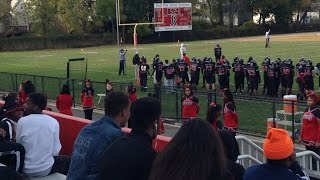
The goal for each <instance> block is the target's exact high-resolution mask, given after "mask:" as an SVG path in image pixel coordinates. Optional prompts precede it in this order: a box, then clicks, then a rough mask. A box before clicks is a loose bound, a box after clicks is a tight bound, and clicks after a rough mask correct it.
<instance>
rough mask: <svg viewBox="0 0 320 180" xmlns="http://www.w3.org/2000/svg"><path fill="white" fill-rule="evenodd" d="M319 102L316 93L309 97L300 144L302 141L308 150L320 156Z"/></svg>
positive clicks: (303, 118)
mask: <svg viewBox="0 0 320 180" xmlns="http://www.w3.org/2000/svg"><path fill="white" fill-rule="evenodd" d="M318 101H319V98H318V96H317V95H316V94H315V93H311V94H309V95H308V100H307V104H308V108H307V109H306V110H305V112H304V114H303V116H302V127H301V131H300V139H299V142H301V141H302V142H303V144H304V145H305V147H306V149H307V150H309V151H313V152H315V153H316V154H318V155H319V156H320V123H319V122H320V109H319V108H317V107H316V103H317V102H318Z"/></svg>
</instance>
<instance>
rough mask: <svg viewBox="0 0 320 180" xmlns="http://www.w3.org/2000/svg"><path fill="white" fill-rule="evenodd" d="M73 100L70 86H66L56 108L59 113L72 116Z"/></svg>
mask: <svg viewBox="0 0 320 180" xmlns="http://www.w3.org/2000/svg"><path fill="white" fill-rule="evenodd" d="M72 100H73V99H72V96H71V95H70V88H69V85H68V84H64V85H63V86H62V90H61V93H60V95H59V96H58V97H57V100H56V107H57V109H58V110H59V113H61V114H66V115H70V116H72V115H73V114H72V104H73V103H72Z"/></svg>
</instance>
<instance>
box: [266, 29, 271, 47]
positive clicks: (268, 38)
mask: <svg viewBox="0 0 320 180" xmlns="http://www.w3.org/2000/svg"><path fill="white" fill-rule="evenodd" d="M266 48H270V29H269V31H267V32H266Z"/></svg>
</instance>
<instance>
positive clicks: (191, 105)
mask: <svg viewBox="0 0 320 180" xmlns="http://www.w3.org/2000/svg"><path fill="white" fill-rule="evenodd" d="M198 102H199V101H198V99H197V98H196V97H194V96H190V97H185V98H184V99H183V101H182V118H195V117H197V116H198V113H199V110H200V107H199V105H198Z"/></svg>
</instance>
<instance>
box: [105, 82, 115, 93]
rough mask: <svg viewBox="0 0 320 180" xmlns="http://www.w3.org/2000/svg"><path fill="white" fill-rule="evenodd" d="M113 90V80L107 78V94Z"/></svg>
mask: <svg viewBox="0 0 320 180" xmlns="http://www.w3.org/2000/svg"><path fill="white" fill-rule="evenodd" d="M112 91H113V87H112V82H111V81H110V80H109V79H106V96H107V95H108V94H109V93H110V92H112Z"/></svg>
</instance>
